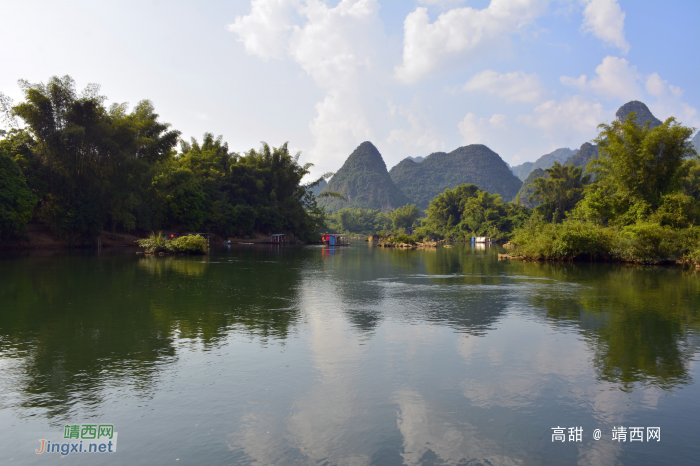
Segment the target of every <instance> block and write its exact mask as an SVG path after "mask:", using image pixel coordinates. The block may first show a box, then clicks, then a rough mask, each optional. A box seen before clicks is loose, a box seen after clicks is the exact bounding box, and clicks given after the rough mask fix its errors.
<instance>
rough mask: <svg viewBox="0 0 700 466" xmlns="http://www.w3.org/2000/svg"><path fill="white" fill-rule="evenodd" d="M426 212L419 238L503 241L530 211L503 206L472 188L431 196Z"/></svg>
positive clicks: (446, 191)
mask: <svg viewBox="0 0 700 466" xmlns="http://www.w3.org/2000/svg"><path fill="white" fill-rule="evenodd" d="M426 212H427V214H428V216H427V218H426V219H425V220H423V223H422V226H421V228H419V229H418V231H419V233H420V234H422V235H425V234H428V233H435V234H437V235H439V236H442V237H446V238H450V239H457V240H466V239H467V238H469V237H471V236H490V237H493V238H495V239H497V240H502V239H507V238H509V237H510V235H511V233H512V231H513V230H514V229H515V228H517V227H519V226H521V225H522V224H523V222H525V220H526V219H527V218H528V217H529V215H530V209H528V208H526V207H523V206H520V205H517V204H515V203H508V204H503V202H502V200H501V196H499V195H495V194H490V193H487V192H486V191H481V190H480V189H478V188H477V187H476V185H473V184H463V185H459V186H457V187H456V188H455V189H446V190H445V192H443V193H442V194H438V195H437V196H435V199H433V200H432V201H431V203H430V205H429V207H428V210H427V211H426Z"/></svg>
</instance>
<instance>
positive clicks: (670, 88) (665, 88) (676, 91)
mask: <svg viewBox="0 0 700 466" xmlns="http://www.w3.org/2000/svg"><path fill="white" fill-rule="evenodd" d="M644 87H645V89H646V90H647V93H648V94H649V95H652V96H654V97H665V96H667V95H669V93H670V94H671V95H673V96H675V97H682V96H683V92H684V91H683V89H681V88H680V87H678V86H674V85H673V84H669V83H668V81H666V80H663V79H661V76H659V73H652V74H650V75H649V76H647V79H646V82H645V83H644Z"/></svg>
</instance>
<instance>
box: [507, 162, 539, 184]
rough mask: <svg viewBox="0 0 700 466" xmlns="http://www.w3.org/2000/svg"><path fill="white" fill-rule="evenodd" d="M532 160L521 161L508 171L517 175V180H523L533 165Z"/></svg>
mask: <svg viewBox="0 0 700 466" xmlns="http://www.w3.org/2000/svg"><path fill="white" fill-rule="evenodd" d="M534 164H535V163H534V162H524V163H521V164H520V165H515V166H514V167H510V171H512V172H513V175H515V176H517V177H518V179H519V180H521V181H522V180H524V179H525V178H527V175H529V174H530V172H531V171H532V166H533V165H534Z"/></svg>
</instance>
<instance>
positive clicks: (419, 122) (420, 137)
mask: <svg viewBox="0 0 700 466" xmlns="http://www.w3.org/2000/svg"><path fill="white" fill-rule="evenodd" d="M389 113H390V114H391V115H392V116H393V115H396V114H399V115H401V116H404V117H405V118H406V119H407V120H408V123H409V124H410V126H411V127H410V129H409V130H405V129H395V130H392V131H391V132H390V133H389V138H388V139H387V142H389V143H398V144H401V145H402V146H404V148H405V149H406V150H407V151H408V152H410V153H414V152H415V151H416V149H418V151H419V154H420V155H426V154H430V153H433V152H438V151H444V150H445V143H444V140H442V139H443V138H441V137H440V136H441V135H440V134H439V132H438V130H437V129H436V128H435V127H434V126H433V125H432V124H431V122H430V121H429V119H428V118H427V117H426V115H427V113H428V112H426V111H425V109H422V108H419V107H418V106H414V107H413V108H409V109H408V110H406V109H404V108H402V107H399V106H394V105H392V104H389Z"/></svg>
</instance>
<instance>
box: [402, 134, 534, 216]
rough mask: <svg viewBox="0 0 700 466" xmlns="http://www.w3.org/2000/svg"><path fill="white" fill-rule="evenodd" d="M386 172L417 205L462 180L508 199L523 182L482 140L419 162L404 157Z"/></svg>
mask: <svg viewBox="0 0 700 466" xmlns="http://www.w3.org/2000/svg"><path fill="white" fill-rule="evenodd" d="M389 174H390V175H391V179H392V180H393V181H394V183H395V184H396V186H397V187H398V188H399V189H400V190H401V191H403V193H404V194H406V196H408V198H409V199H410V200H411V202H415V204H416V205H417V206H418V207H419V208H420V209H427V208H428V204H429V203H430V201H431V200H432V199H433V198H434V197H435V196H437V195H438V194H440V193H442V192H443V191H445V189H454V188H455V187H456V186H458V185H460V184H463V183H472V184H475V185H476V186H478V187H479V189H481V190H484V191H488V192H490V193H493V194H500V195H501V196H502V197H503V199H508V200H510V199H513V198H514V197H515V195H516V194H517V192H518V190H519V189H520V186H521V185H522V183H521V181H520V180H519V179H518V178H517V177H516V176H515V175H514V174H513V173H512V172H511V171H510V168H508V165H506V163H505V162H504V161H503V160H502V159H501V157H499V155H498V154H496V153H495V152H493V151H492V150H491V149H489V148H488V147H486V146H484V145H482V144H472V145H469V146H465V147H460V148H458V149H455V150H454V151H452V152H450V153H449V154H446V153H444V152H436V153H434V154H431V155H429V156H428V157H427V158H426V159H425V160H423V161H422V162H420V163H416V162H414V161H413V160H410V159H405V160H403V161H401V162H400V163H399V164H398V165H396V166H395V167H394V168H392V169H391V171H390V172H389ZM404 204H405V203H404ZM402 205H403V204H402Z"/></svg>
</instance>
